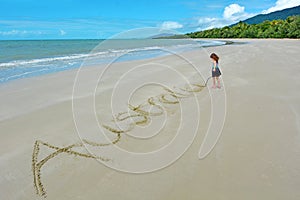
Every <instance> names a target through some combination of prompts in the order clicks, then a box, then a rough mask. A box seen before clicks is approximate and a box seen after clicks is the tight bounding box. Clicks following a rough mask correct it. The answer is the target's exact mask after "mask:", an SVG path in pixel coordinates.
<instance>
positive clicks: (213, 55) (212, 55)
mask: <svg viewBox="0 0 300 200" xmlns="http://www.w3.org/2000/svg"><path fill="white" fill-rule="evenodd" d="M210 58H212V59H214V60H215V61H216V62H217V63H218V62H219V56H217V54H215V53H212V54H210Z"/></svg>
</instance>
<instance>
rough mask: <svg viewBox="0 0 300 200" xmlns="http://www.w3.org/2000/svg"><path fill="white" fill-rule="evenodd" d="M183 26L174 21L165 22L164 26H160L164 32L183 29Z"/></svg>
mask: <svg viewBox="0 0 300 200" xmlns="http://www.w3.org/2000/svg"><path fill="white" fill-rule="evenodd" d="M182 27H183V25H182V24H180V23H178V22H173V21H166V22H163V23H162V25H161V26H160V28H161V29H163V30H170V29H179V28H182Z"/></svg>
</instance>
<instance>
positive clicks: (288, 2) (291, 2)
mask: <svg viewBox="0 0 300 200" xmlns="http://www.w3.org/2000/svg"><path fill="white" fill-rule="evenodd" d="M298 5H300V0H277V2H276V4H275V6H273V7H271V8H269V9H267V10H264V11H263V12H262V13H263V14H267V13H270V12H274V11H278V10H283V9H286V8H291V7H295V6H298Z"/></svg>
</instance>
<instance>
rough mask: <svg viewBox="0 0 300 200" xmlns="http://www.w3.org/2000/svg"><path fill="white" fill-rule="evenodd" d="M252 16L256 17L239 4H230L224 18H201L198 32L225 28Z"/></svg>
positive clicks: (225, 10) (226, 8)
mask: <svg viewBox="0 0 300 200" xmlns="http://www.w3.org/2000/svg"><path fill="white" fill-rule="evenodd" d="M252 16H254V14H250V13H247V12H246V11H245V7H243V6H240V5H239V4H230V5H229V6H226V7H225V9H224V12H223V18H207V17H205V18H199V19H198V28H197V30H196V31H200V30H206V29H212V28H219V27H224V26H226V25H231V24H234V23H236V22H239V21H241V20H245V19H247V18H249V17H252Z"/></svg>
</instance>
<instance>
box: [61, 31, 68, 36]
mask: <svg viewBox="0 0 300 200" xmlns="http://www.w3.org/2000/svg"><path fill="white" fill-rule="evenodd" d="M59 33H60V35H61V36H63V35H66V34H67V33H66V31H64V30H60V31H59Z"/></svg>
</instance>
